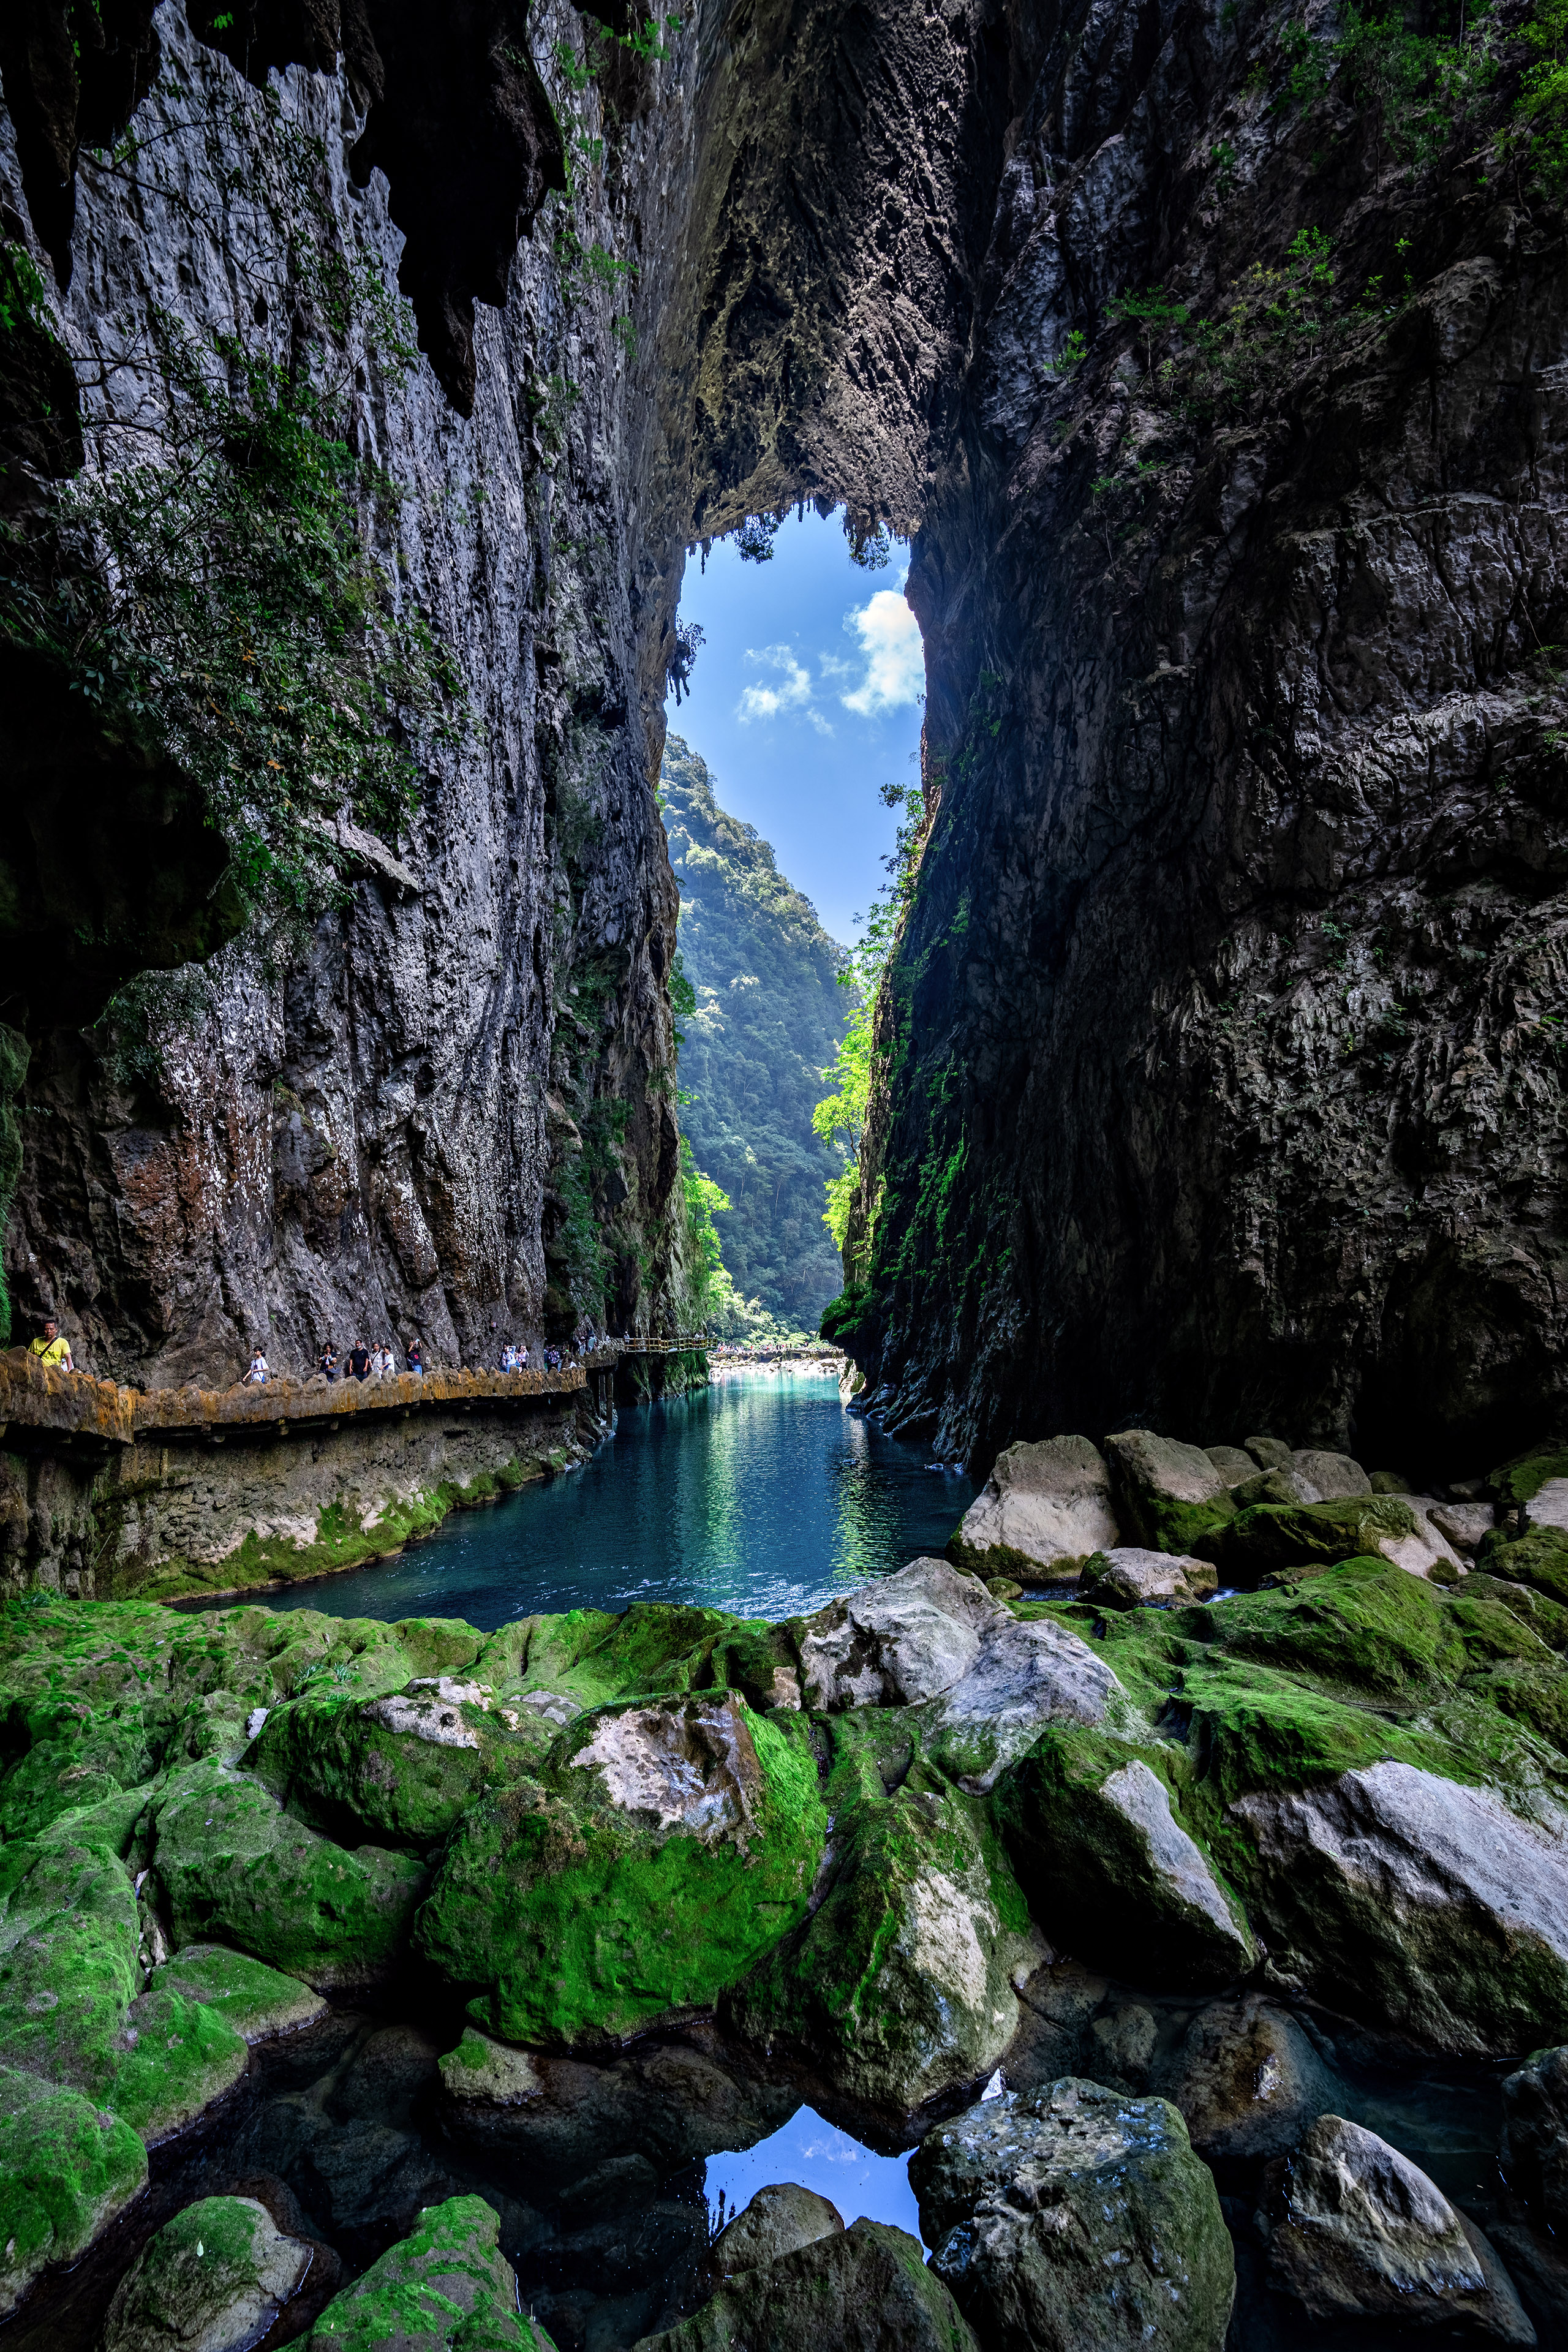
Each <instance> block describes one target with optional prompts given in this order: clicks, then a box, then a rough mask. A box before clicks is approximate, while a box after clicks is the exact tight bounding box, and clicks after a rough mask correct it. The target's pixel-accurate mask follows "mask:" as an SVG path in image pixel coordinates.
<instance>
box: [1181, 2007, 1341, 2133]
mask: <svg viewBox="0 0 1568 2352" xmlns="http://www.w3.org/2000/svg"><path fill="white" fill-rule="evenodd" d="M1159 2087H1160V2089H1161V2091H1162V2092H1163V2095H1164V2096H1165V2097H1166V2098H1167V2099H1169V2100H1170V2101H1171V2103H1172V2105H1173V2106H1177V2107H1180V2109H1181V2111H1182V2114H1183V2116H1184V2119H1185V2121H1186V2126H1187V2130H1188V2132H1189V2133H1190V2135H1191V2137H1192V2142H1193V2146H1194V2147H1195V2148H1196V2149H1197V2150H1198V2152H1199V2154H1200V2155H1201V2156H1204V2157H1206V2158H1209V2160H1210V2161H1211V2162H1212V2161H1214V2160H1215V2159H1217V2158H1256V2157H1271V2156H1283V2155H1284V2154H1285V2152H1286V2150H1287V2149H1288V2148H1290V2147H1294V2146H1295V2145H1296V2143H1297V2142H1298V2140H1300V2138H1301V2137H1302V2135H1303V2133H1304V2132H1305V2131H1306V2130H1307V2129H1308V2127H1309V2126H1310V2125H1311V2124H1312V2123H1313V2122H1314V2121H1315V2120H1316V2119H1317V2117H1318V2116H1321V2115H1322V2114H1324V2113H1325V2112H1326V2111H1327V2110H1328V2109H1329V2108H1331V2107H1332V2106H1334V2105H1335V2104H1336V2103H1337V2100H1338V2098H1339V2097H1340V2095H1341V2088H1340V2085H1339V2084H1337V2083H1336V2081H1335V2079H1334V2077H1333V2075H1332V2074H1330V2072H1329V2069H1328V2068H1327V2066H1325V2065H1324V2063H1323V2062H1322V2060H1321V2058H1320V2057H1319V2055H1318V2053H1317V2052H1316V2050H1314V2048H1313V2047H1312V2044H1311V2042H1310V2041H1309V2040H1308V2038H1307V2036H1306V2034H1305V2033H1304V2032H1302V2030H1301V2028H1300V2025H1298V2024H1297V2022H1296V2021H1295V2019H1294V2018H1293V2017H1292V2016H1291V2015H1290V2014H1289V2011H1287V2010H1283V2009H1280V2008H1279V2007H1277V2006H1276V2004H1275V2003H1274V2002H1272V2001H1269V2000H1264V1999H1263V1998H1262V1997H1261V1996H1260V1995H1259V1994H1257V1993H1249V1994H1248V1995H1247V1998H1246V1999H1245V2000H1236V2001H1218V2000H1216V2001H1211V2002H1210V2004H1209V2006H1208V2008H1207V2009H1203V2010H1200V2011H1198V2014H1197V2015H1196V2017H1194V2020H1193V2021H1192V2023H1191V2024H1190V2025H1189V2026H1188V2028H1187V2033H1186V2039H1185V2041H1184V2042H1183V2044H1182V2047H1181V2050H1180V2051H1179V2053H1177V2055H1176V2058H1175V2060H1174V2062H1173V2064H1172V2065H1171V2066H1170V2067H1169V2068H1168V2069H1167V2070H1166V2071H1165V2073H1164V2074H1163V2077H1162V2079H1161V2081H1160V2085H1159Z"/></svg>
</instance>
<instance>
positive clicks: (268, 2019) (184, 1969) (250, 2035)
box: [149, 1944, 327, 2042]
mask: <svg viewBox="0 0 1568 2352" xmlns="http://www.w3.org/2000/svg"><path fill="white" fill-rule="evenodd" d="M157 1986H165V1987H167V1988H168V1989H169V1990H171V1991H174V1992H180V1993H184V1994H185V1996H186V1997H187V1998H188V1999H189V2000H196V2001H200V2002H201V2004H202V2006H203V2007H204V2008H205V2009H207V2010H210V2011H212V2012H213V2013H214V2014H215V2015H216V2016H217V2017H221V2018H222V2019H223V2020H224V2021H225V2022H226V2024H228V2025H230V2026H232V2027H233V2029H234V2031H235V2032H236V2033H237V2034H239V2035H240V2036H241V2037H242V2038H243V2039H244V2040H245V2041H246V2042H265V2041H267V2040H268V2038H269V2037H270V2036H271V2035H272V2034H275V2033H289V2032H293V2031H295V2029H296V2028H298V2027H300V2026H301V2025H313V2024H314V2023H315V2021H316V2020H317V2019H318V2018H319V2017H321V2016H323V2015H324V2014H325V2012H326V2006H327V2004H326V2002H325V2001H324V2000H322V1999H321V1994H320V1993H318V1992H313V1991H312V1990H311V1989H310V1986H309V1985H308V1984H303V1983H301V1982H300V1979H299V1978H298V1977H290V1976H285V1975H283V1973H282V1972H281V1970H280V1969H269V1968H266V1967H264V1966H263V1965H262V1963H261V1962H260V1961H259V1960H253V1959H251V1958H249V1957H248V1955H247V1954H246V1953H244V1952H235V1951H231V1950H230V1949H229V1948H228V1947H227V1946H226V1945H225V1944H187V1945H186V1946H185V1948H184V1950H183V1951H179V1952H176V1953H175V1954H174V1958H173V1959H172V1960H170V1961H169V1962H168V1963H167V1965H166V1966H165V1967H163V1968H161V1969H157V1970H156V1971H155V1972H154V1974H153V1986H152V1987H150V1988H149V1990H152V1989H153V1987H157Z"/></svg>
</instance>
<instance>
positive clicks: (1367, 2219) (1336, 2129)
mask: <svg viewBox="0 0 1568 2352" xmlns="http://www.w3.org/2000/svg"><path fill="white" fill-rule="evenodd" d="M1268 2275H1269V2278H1270V2280H1271V2282H1272V2283H1273V2284H1275V2285H1276V2286H1280V2287H1283V2288H1285V2289H1286V2291H1287V2292H1288V2293H1289V2294H1293V2295H1295V2296H1296V2297H1297V2299H1298V2300H1299V2301H1300V2302H1301V2303H1302V2304H1304V2305H1306V2307H1307V2309H1308V2311H1310V2313H1311V2315H1312V2316H1313V2318H1314V2319H1348V2318H1382V2319H1391V2320H1397V2321H1398V2322H1399V2323H1400V2325H1401V2326H1405V2327H1412V2326H1415V2327H1437V2326H1454V2325H1455V2324H1456V2323H1468V2325H1469V2326H1470V2327H1471V2328H1473V2329H1474V2330H1475V2331H1476V2332H1477V2333H1478V2334H1480V2335H1482V2336H1486V2337H1488V2338H1489V2340H1490V2341H1491V2342H1493V2343H1499V2344H1520V2345H1531V2344H1533V2343H1534V2342H1535V2330H1534V2328H1533V2327H1531V2324H1530V2322H1529V2320H1528V2319H1527V2318H1526V2317H1525V2315H1524V2313H1523V2311H1522V2310H1521V2307H1520V2302H1519V2297H1518V2296H1517V2294H1515V2293H1514V2290H1513V2286H1512V2284H1511V2282H1510V2279H1509V2277H1508V2274H1507V2273H1506V2272H1505V2271H1504V2270H1503V2268H1502V2266H1501V2264H1500V2263H1499V2262H1498V2260H1497V2257H1496V2256H1495V2255H1494V2254H1493V2253H1492V2252H1491V2250H1490V2248H1489V2246H1488V2245H1487V2243H1486V2241H1485V2239H1484V2238H1483V2237H1482V2236H1481V2233H1480V2231H1479V2230H1478V2229H1476V2227H1475V2226H1474V2224H1473V2223H1471V2222H1468V2221H1466V2219H1465V2217H1464V2216H1463V2215H1462V2214H1459V2213H1457V2212H1456V2211H1455V2210H1454V2208H1453V2206H1451V2205H1450V2204H1449V2202H1448V2200H1447V2198H1446V2197H1445V2196H1444V2195H1443V2193H1442V2191H1441V2189H1438V2188H1437V2186H1436V2182H1434V2181H1432V2180H1429V2179H1427V2177H1426V2174H1425V2173H1424V2172H1422V2171H1421V2170H1420V2169H1419V2168H1418V2167H1417V2166H1415V2165H1414V2164H1412V2163H1411V2161H1410V2159H1409V2158H1408V2157H1405V2156H1401V2155H1400V2153H1399V2151H1398V2149H1397V2148H1394V2147H1390V2146H1389V2145H1388V2142H1387V2141H1386V2140H1384V2139H1379V2138H1378V2137H1377V2135H1376V2133H1375V2132H1370V2131H1367V2130H1365V2129H1363V2126H1361V2125H1360V2124H1353V2123H1349V2122H1347V2121H1346V2119H1345V2118H1344V2116H1320V2117H1319V2119H1318V2121H1317V2122H1316V2123H1315V2124H1314V2125H1313V2126H1312V2128H1311V2130H1310V2132H1309V2133H1308V2134H1307V2136H1306V2138H1305V2140H1304V2141H1303V2142H1302V2145H1301V2147H1300V2151H1299V2153H1298V2154H1297V2155H1296V2156H1295V2157H1294V2158H1292V2159H1291V2161H1290V2164H1289V2167H1288V2168H1287V2172H1286V2179H1285V2187H1284V2210H1283V2218H1282V2219H1281V2220H1280V2221H1279V2222H1278V2223H1277V2224H1276V2226H1275V2228H1274V2230H1273V2231H1272V2233H1271V2235H1270V2239H1269V2249H1268Z"/></svg>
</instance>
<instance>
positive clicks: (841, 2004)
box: [726, 1767, 1043, 2115]
mask: <svg viewBox="0 0 1568 2352" xmlns="http://www.w3.org/2000/svg"><path fill="white" fill-rule="evenodd" d="M841 1785H842V1784H841ZM829 1868H830V1871H831V1874H832V1876H831V1885H830V1886H829V1889H828V1892H827V1894H826V1896H825V1898H824V1900H823V1901H822V1903H821V1905H820V1906H819V1907H818V1908H817V1910H816V1912H815V1913H814V1915H813V1916H812V1917H811V1919H810V1920H809V1922H807V1923H806V1924H805V1926H804V1927H802V1928H801V1929H800V1930H799V1931H798V1932H797V1933H796V1934H795V1935H794V1936H792V1937H790V1938H789V1940H788V1941H787V1942H786V1943H784V1944H783V1945H781V1946H780V1947H779V1948H778V1950H777V1951H775V1952H774V1953H773V1954H772V1955H771V1956H770V1957H769V1958H768V1959H766V1960H765V1961H764V1962H763V1964H762V1966H761V1967H760V1968H758V1969H755V1970H754V1971H753V1972H752V1975H751V1976H750V1977H749V1978H748V1979H746V1981H745V1983H744V1984H743V1985H742V1986H741V1988H740V1989H739V1990H738V1991H737V1992H736V1993H735V1994H734V1995H733V1996H732V1997H731V2000H730V2001H729V2002H728V2003H727V2005H726V2006H727V2011H728V2014H729V2015H730V2017H731V2020H732V2021H733V2022H734V2023H735V2024H736V2025H737V2027H738V2028H739V2030H740V2031H741V2032H743V2033H744V2034H745V2035H746V2036H747V2037H748V2038H749V2039H750V2040H751V2041H752V2042H754V2043H756V2044H758V2045H759V2046H760V2047H762V2048H763V2049H771V2048H772V2047H773V2044H774V2043H775V2042H779V2043H782V2044H783V2045H784V2047H785V2048H787V2049H789V2050H791V2051H792V2052H794V2053H795V2054H796V2055H797V2056H798V2057H799V2058H801V2059H802V2060H803V2061H804V2062H805V2063H806V2064H807V2065H809V2066H811V2067H813V2068H815V2069H817V2070H819V2071H820V2072H821V2073H823V2074H826V2077H827V2078H828V2079H829V2080H830V2081H831V2082H832V2083H833V2084H834V2085H835V2086H836V2087H837V2089H839V2090H841V2091H844V2092H847V2093H848V2094H849V2095H851V2096H852V2097H855V2098H858V2099H863V2100H865V2101H866V2102H868V2104H869V2105H874V2106H878V2107H881V2108H884V2109H887V2110H889V2111H891V2112H893V2113H897V2114H900V2115H902V2114H908V2113H910V2111H912V2110H913V2109H914V2108H916V2107H918V2106H921V2105H923V2104H924V2103H925V2102H926V2101H927V2100H928V2099H931V2098H935V2097H937V2096H939V2095H942V2093H944V2092H947V2091H952V2090H954V2089H957V2088H959V2087H960V2086H961V2085H963V2084H969V2083H973V2082H975V2081H978V2080H982V2079H984V2076H985V2075H987V2074H989V2073H990V2072H991V2071H992V2069H993V2067H994V2066H995V2064H996V2063H997V2061H998V2060H999V2058H1000V2057H1001V2055H1002V2053H1003V2052H1004V2051H1005V2048H1006V2046H1007V2044H1008V2042H1010V2041H1011V2040H1012V2037H1013V2035H1014V2033H1015V2032H1016V2029H1017V2023H1018V2016H1019V2010H1018V2001H1017V1996H1016V1992H1015V1990H1014V1987H1013V1977H1014V1973H1015V1971H1016V1969H1019V1968H1020V1967H1032V1966H1035V1965H1037V1963H1038V1961H1039V1960H1040V1959H1041V1958H1043V1954H1042V1953H1041V1951H1040V1949H1039V1947H1038V1944H1037V1939H1036V1937H1035V1936H1034V1932H1033V1929H1032V1926H1031V1922H1030V1919H1029V1916H1028V1912H1027V1909H1026V1906H1025V1904H1024V1900H1023V1897H1022V1895H1021V1894H1020V1892H1019V1890H1018V1887H1017V1886H1016V1884H1015V1883H1014V1880H1013V1876H1012V1873H1011V1871H1010V1870H1009V1869H1008V1866H1007V1863H1006V1859H1005V1855H1004V1853H1002V1850H1001V1847H1000V1845H999V1843H998V1842H997V1841H996V1839H995V1837H994V1834H993V1832H991V1830H990V1827H989V1824H988V1822H987V1821H986V1818H985V1813H984V1807H983V1806H982V1805H981V1804H980V1803H979V1802H978V1801H976V1800H974V1799H972V1798H968V1797H965V1796H964V1795H963V1794H962V1793H961V1792H959V1791H958V1790H954V1789H952V1788H950V1787H948V1786H946V1785H944V1784H943V1782H942V1780H940V1779H939V1778H938V1777H937V1776H936V1775H935V1774H932V1773H928V1772H927V1771H925V1770H923V1769H921V1768H919V1767H917V1768H916V1769H914V1770H912V1771H911V1772H910V1775H909V1777H908V1779H906V1780H904V1781H903V1782H902V1784H901V1786H900V1787H899V1788H898V1790H896V1792H895V1793H894V1794H893V1795H892V1796H891V1797H890V1798H889V1797H886V1796H884V1794H883V1791H882V1790H881V1788H880V1786H879V1785H878V1786H877V1787H876V1788H875V1793H874V1794H873V1793H872V1792H871V1791H870V1790H866V1791H865V1792H864V1793H863V1794H862V1795H861V1798H860V1801H858V1802H854V1803H851V1804H850V1805H849V1807H848V1810H847V1813H844V1814H840V1816H839V1817H838V1826H837V1830H836V1832H835V1839H834V1849H833V1853H832V1855H831V1859H830V1863H829Z"/></svg>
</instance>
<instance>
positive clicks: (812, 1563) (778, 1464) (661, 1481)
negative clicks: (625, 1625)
mask: <svg viewBox="0 0 1568 2352" xmlns="http://www.w3.org/2000/svg"><path fill="white" fill-rule="evenodd" d="M973 1496H974V1487H973V1485H972V1484H971V1482H970V1481H969V1480H968V1479H967V1478H965V1477H963V1476H961V1475H958V1474H956V1473H955V1472H954V1471H953V1470H952V1469H951V1468H950V1467H948V1466H946V1465H942V1466H941V1467H935V1466H933V1465H931V1458H930V1455H929V1454H928V1453H927V1452H926V1451H925V1450H924V1449H922V1448H921V1447H920V1446H915V1445H906V1444H900V1441H899V1440H898V1439H897V1438H894V1437H884V1436H883V1434H882V1433H881V1431H880V1430H879V1429H877V1428H875V1427H873V1425H872V1424H871V1423H869V1422H868V1421H865V1420H863V1419H862V1418H861V1416H860V1415H859V1414H858V1413H857V1412H846V1410H845V1408H844V1407H843V1406H842V1405H841V1404H840V1402H839V1401H838V1390H837V1384H836V1383H835V1382H834V1381H831V1380H825V1379H822V1378H820V1377H813V1376H809V1375H802V1374H790V1373H757V1372H746V1373H740V1374H731V1375H727V1376H725V1377H724V1378H722V1379H721V1380H719V1381H715V1382H713V1384H712V1385H711V1386H710V1387H709V1388H707V1389H704V1390H700V1391H698V1393H697V1394H696V1395H695V1396H689V1397H680V1398H677V1399H673V1400H672V1401H671V1402H668V1404H648V1405H639V1406H637V1407H636V1408H635V1409H634V1410H633V1411H631V1412H623V1413H622V1414H621V1415H620V1419H619V1423H618V1426H617V1429H616V1434H615V1436H614V1437H612V1438H610V1439H609V1440H608V1441H607V1442H606V1443H605V1444H604V1445H602V1446H601V1447H600V1448H599V1450H598V1452H597V1453H596V1454H595V1456H594V1458H593V1460H592V1461H591V1462H588V1463H587V1464H585V1465H584V1467H583V1468H582V1469H581V1470H575V1471H573V1472H572V1473H571V1474H570V1475H568V1476H566V1477H564V1478H552V1479H550V1480H549V1481H547V1482H546V1483H545V1484H543V1485H541V1486H529V1487H525V1488H524V1489H523V1490H522V1492H521V1494H517V1495H513V1496H509V1497H508V1499H507V1500H506V1501H505V1502H502V1503H497V1504H495V1505H493V1506H490V1507H487V1508H485V1509H483V1510H479V1511H457V1512H454V1513H453V1515H452V1517H450V1518H449V1519H448V1520H447V1522H446V1524H445V1526H444V1527H443V1528H441V1529H440V1530H439V1531H438V1533H437V1534H436V1535H435V1536H433V1537H432V1538H430V1540H429V1541H428V1542H427V1543H422V1544H419V1545H416V1547H415V1548H414V1549H411V1550H409V1551H407V1552H405V1553H404V1554H402V1556H401V1557H400V1558H398V1559H392V1560H387V1561H384V1562H383V1563H381V1564H380V1565H379V1566H376V1567H374V1568H365V1569H354V1570H346V1571H344V1573H342V1575H339V1576H331V1577H321V1578H318V1579H317V1580H315V1581H314V1582H312V1583H310V1584H296V1585H292V1586H290V1587H289V1591H287V1592H280V1593H277V1594H274V1595H270V1596H266V1601H267V1605H268V1607H271V1608H277V1609H322V1610H326V1611H327V1612H329V1613H330V1614H331V1615H332V1616H335V1617H383V1618H385V1619H388V1620H389V1621H394V1620H395V1619H397V1618H399V1617H462V1618H466V1619H467V1621H468V1623H469V1624H470V1625H479V1626H481V1627H482V1628H483V1629H484V1630H485V1632H487V1633H493V1632H494V1630H495V1628H496V1627H497V1626H498V1625H504V1624H505V1623H506V1622H507V1621H508V1620H509V1619H510V1618H513V1617H526V1616H529V1615H531V1613H532V1612H535V1611H542V1612H546V1611H548V1612H555V1611H561V1610H566V1609H610V1610H620V1609H626V1608H627V1607H629V1606H630V1604H631V1603H632V1602H633V1601H687V1602H695V1603H697V1604H699V1605H700V1606H702V1607H705V1608H710V1609H732V1610H734V1611H736V1612H738V1613H739V1614H740V1615H742V1616H743V1617H768V1618H779V1617H791V1616H794V1615H795V1614H796V1613H797V1612H800V1611H802V1610H806V1609H812V1608H816V1607H817V1606H819V1605H820V1604H821V1602H823V1601H827V1600H830V1599H831V1598H832V1596H833V1594H834V1593H835V1592H840V1591H846V1590H847V1588H848V1587H850V1586H852V1585H856V1584H861V1583H864V1582H865V1580H866V1579H867V1578H868V1577H871V1576H888V1575H890V1574H891V1573H892V1571H893V1570H895V1569H900V1568H902V1567H903V1565H904V1563H905V1562H906V1560H910V1559H915V1558H916V1557H917V1556H918V1555H919V1554H920V1553H921V1552H940V1551H941V1550H942V1548H943V1546H944V1545H945V1544H946V1542H947V1539H948V1538H949V1536H951V1535H952V1531H953V1528H955V1527H956V1526H957V1524H958V1521H959V1520H960V1519H961V1518H962V1517H963V1513H964V1512H965V1511H966V1510H967V1509H968V1507H969V1505H970V1503H971V1502H972V1501H973Z"/></svg>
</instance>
